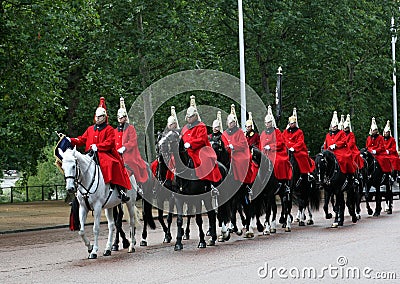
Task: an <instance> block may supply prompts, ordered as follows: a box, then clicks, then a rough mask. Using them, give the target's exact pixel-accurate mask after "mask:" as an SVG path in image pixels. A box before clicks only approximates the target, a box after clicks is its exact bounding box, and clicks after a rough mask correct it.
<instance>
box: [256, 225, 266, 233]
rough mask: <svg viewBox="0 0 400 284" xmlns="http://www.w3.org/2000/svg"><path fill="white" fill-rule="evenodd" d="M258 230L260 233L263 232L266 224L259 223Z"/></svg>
mask: <svg viewBox="0 0 400 284" xmlns="http://www.w3.org/2000/svg"><path fill="white" fill-rule="evenodd" d="M257 231H258V232H259V233H261V232H262V231H264V226H263V225H261V224H257Z"/></svg>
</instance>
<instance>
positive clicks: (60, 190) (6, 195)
mask: <svg viewBox="0 0 400 284" xmlns="http://www.w3.org/2000/svg"><path fill="white" fill-rule="evenodd" d="M66 196H67V192H66V190H65V185H64V184H54V185H38V186H12V187H4V188H1V189H0V203H16V202H30V201H45V200H62V199H65V197H66Z"/></svg>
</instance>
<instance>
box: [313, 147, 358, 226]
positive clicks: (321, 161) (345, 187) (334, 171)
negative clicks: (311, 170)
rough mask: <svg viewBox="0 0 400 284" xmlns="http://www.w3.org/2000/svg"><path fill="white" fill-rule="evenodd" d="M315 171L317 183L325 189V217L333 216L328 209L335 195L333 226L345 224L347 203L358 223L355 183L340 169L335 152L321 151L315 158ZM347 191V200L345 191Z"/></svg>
mask: <svg viewBox="0 0 400 284" xmlns="http://www.w3.org/2000/svg"><path fill="white" fill-rule="evenodd" d="M315 166H316V169H315V173H316V177H317V185H318V186H319V187H320V188H323V189H324V193H325V201H324V212H325V218H326V219H330V218H332V214H331V213H329V211H328V204H329V202H330V200H331V197H332V196H334V197H335V202H334V207H333V210H334V212H335V219H334V222H333V224H332V226H331V227H332V228H337V227H338V226H343V222H344V210H345V205H347V208H348V210H349V213H350V215H351V217H352V222H353V223H356V222H357V220H358V218H357V216H356V213H355V191H354V187H353V184H352V183H351V182H349V181H348V178H347V177H348V176H347V175H346V174H343V173H342V172H341V170H340V166H339V163H338V161H337V159H336V157H335V155H334V154H333V152H331V151H328V150H325V151H322V152H321V153H319V154H318V155H317V156H316V158H315ZM345 191H346V193H347V200H346V201H345V198H344V192H345Z"/></svg>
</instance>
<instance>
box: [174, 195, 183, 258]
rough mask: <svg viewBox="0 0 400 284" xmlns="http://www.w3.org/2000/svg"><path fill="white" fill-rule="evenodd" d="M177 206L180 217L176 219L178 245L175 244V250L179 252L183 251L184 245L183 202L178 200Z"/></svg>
mask: <svg viewBox="0 0 400 284" xmlns="http://www.w3.org/2000/svg"><path fill="white" fill-rule="evenodd" d="M175 204H176V210H177V212H178V215H177V217H176V225H177V235H176V243H175V247H174V250H175V251H178V250H182V249H183V244H182V235H183V234H182V232H183V228H182V225H183V202H182V200H180V199H176V201H175Z"/></svg>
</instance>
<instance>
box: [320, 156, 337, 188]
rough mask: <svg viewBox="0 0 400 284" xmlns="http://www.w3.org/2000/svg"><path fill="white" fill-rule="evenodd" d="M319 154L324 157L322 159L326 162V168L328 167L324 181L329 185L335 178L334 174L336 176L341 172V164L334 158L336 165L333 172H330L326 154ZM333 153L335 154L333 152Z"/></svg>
mask: <svg viewBox="0 0 400 284" xmlns="http://www.w3.org/2000/svg"><path fill="white" fill-rule="evenodd" d="M318 155H320V156H321V157H322V159H321V161H323V162H324V164H325V168H326V169H325V177H326V181H324V183H325V184H327V185H328V184H330V182H331V180H332V179H333V178H334V176H335V175H336V174H337V173H338V172H340V167H339V164H338V161H337V159H333V161H334V163H335V165H334V167H333V170H332V172H331V174H328V171H327V169H328V161H327V157H326V155H325V154H324V153H319V154H318ZM332 155H333V153H332ZM318 168H319V167H318Z"/></svg>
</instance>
